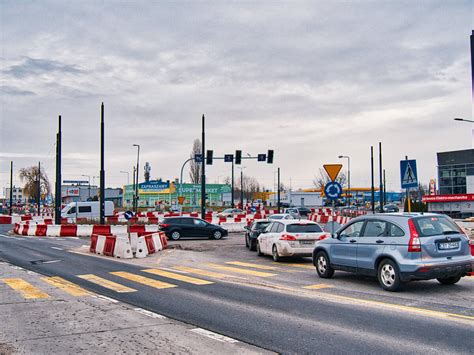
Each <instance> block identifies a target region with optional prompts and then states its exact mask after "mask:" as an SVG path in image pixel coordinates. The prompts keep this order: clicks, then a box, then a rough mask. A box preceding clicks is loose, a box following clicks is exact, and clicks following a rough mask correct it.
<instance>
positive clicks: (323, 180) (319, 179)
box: [313, 168, 347, 190]
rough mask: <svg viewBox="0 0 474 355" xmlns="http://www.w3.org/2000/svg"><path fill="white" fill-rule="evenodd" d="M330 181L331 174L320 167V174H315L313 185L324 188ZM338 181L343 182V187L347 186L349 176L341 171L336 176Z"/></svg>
mask: <svg viewBox="0 0 474 355" xmlns="http://www.w3.org/2000/svg"><path fill="white" fill-rule="evenodd" d="M329 181H330V179H329V176H328V175H327V173H326V170H324V169H322V168H319V176H315V177H314V180H313V185H314V186H315V187H316V188H318V189H321V190H322V189H324V186H326V184H327V183H328V182H329ZM336 181H337V182H338V183H340V184H341V186H342V187H345V186H346V183H347V177H346V174H345V173H344V172H342V171H341V172H340V173H339V175H338V176H337V178H336Z"/></svg>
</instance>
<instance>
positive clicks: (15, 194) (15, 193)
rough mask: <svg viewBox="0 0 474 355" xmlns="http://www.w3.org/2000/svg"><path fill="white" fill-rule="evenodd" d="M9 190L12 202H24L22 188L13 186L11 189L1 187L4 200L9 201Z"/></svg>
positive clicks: (24, 197)
mask: <svg viewBox="0 0 474 355" xmlns="http://www.w3.org/2000/svg"><path fill="white" fill-rule="evenodd" d="M10 190H12V198H13V203H25V202H26V196H25V195H23V189H22V188H21V187H15V186H13V189H10V188H9V187H6V188H4V189H3V194H4V196H5V201H10Z"/></svg>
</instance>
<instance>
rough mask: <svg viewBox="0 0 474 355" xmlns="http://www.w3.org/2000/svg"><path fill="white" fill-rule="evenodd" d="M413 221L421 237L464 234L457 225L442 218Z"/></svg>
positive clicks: (423, 218)
mask: <svg viewBox="0 0 474 355" xmlns="http://www.w3.org/2000/svg"><path fill="white" fill-rule="evenodd" d="M413 221H414V222H415V225H416V227H417V229H418V232H419V234H420V237H431V236H433V235H446V234H459V233H462V231H461V228H459V227H458V226H457V224H456V223H454V222H451V221H450V220H449V219H448V218H446V217H442V216H436V217H433V216H431V217H421V218H415V219H413Z"/></svg>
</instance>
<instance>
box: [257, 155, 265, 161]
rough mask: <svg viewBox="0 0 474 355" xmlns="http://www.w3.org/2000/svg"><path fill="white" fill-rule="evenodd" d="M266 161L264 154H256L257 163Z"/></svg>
mask: <svg viewBox="0 0 474 355" xmlns="http://www.w3.org/2000/svg"><path fill="white" fill-rule="evenodd" d="M266 160H267V155H266V154H258V155H257V161H266Z"/></svg>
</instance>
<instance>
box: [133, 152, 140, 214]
mask: <svg viewBox="0 0 474 355" xmlns="http://www.w3.org/2000/svg"><path fill="white" fill-rule="evenodd" d="M133 146H134V147H137V170H136V174H137V177H136V178H135V181H136V184H135V212H137V211H138V173H139V171H140V144H133Z"/></svg>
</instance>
